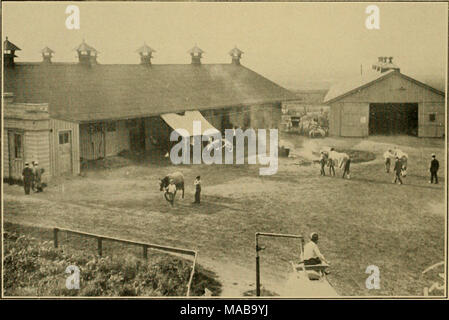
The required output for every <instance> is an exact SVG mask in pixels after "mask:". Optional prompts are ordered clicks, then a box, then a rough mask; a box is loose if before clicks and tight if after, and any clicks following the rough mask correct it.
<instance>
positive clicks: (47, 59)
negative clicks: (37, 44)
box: [41, 47, 55, 64]
mask: <svg viewBox="0 0 449 320" xmlns="http://www.w3.org/2000/svg"><path fill="white" fill-rule="evenodd" d="M41 53H42V63H44V64H50V63H51V58H52V57H53V54H54V53H55V52H54V51H53V50H51V49H50V48H49V47H45V48H44V49H42V50H41Z"/></svg>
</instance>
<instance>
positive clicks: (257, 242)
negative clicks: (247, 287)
mask: <svg viewBox="0 0 449 320" xmlns="http://www.w3.org/2000/svg"><path fill="white" fill-rule="evenodd" d="M258 235H259V233H258V232H256V296H257V297H260V257H259V239H258Z"/></svg>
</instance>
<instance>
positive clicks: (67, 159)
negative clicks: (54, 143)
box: [58, 131, 72, 174]
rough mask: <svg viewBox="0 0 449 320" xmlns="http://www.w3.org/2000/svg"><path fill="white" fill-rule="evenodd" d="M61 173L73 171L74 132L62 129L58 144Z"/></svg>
mask: <svg viewBox="0 0 449 320" xmlns="http://www.w3.org/2000/svg"><path fill="white" fill-rule="evenodd" d="M58 164H59V174H67V173H69V174H71V173H72V132H71V131H60V132H59V144H58Z"/></svg>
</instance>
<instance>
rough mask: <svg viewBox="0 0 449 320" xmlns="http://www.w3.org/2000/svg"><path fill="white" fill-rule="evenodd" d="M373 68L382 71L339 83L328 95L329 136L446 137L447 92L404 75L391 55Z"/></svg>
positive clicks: (325, 99)
mask: <svg viewBox="0 0 449 320" xmlns="http://www.w3.org/2000/svg"><path fill="white" fill-rule="evenodd" d="M381 58H382V59H381ZM374 68H375V69H376V70H378V71H380V73H374V74H372V75H370V76H364V77H358V78H356V79H354V80H352V81H347V82H342V83H338V84H336V85H334V86H332V87H331V89H330V90H329V91H328V93H327V94H326V96H325V98H324V103H325V104H327V105H329V106H330V118H329V133H330V135H334V136H342V137H366V136H368V135H377V134H379V135H390V134H408V135H415V136H419V137H443V136H444V134H445V94H444V92H441V91H439V90H437V89H435V88H432V87H430V86H429V85H426V84H424V83H422V82H420V81H418V80H415V79H413V78H410V77H408V76H406V75H404V74H402V73H401V72H400V69H399V68H398V67H397V66H396V65H394V64H393V63H392V58H389V61H388V60H387V58H386V57H380V58H379V64H377V65H375V66H374Z"/></svg>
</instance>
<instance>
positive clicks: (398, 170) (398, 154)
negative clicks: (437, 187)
mask: <svg viewBox="0 0 449 320" xmlns="http://www.w3.org/2000/svg"><path fill="white" fill-rule="evenodd" d="M384 159H385V172H386V173H389V172H390V166H391V163H392V160H394V166H393V172H394V178H393V181H392V183H394V184H396V183H397V182H399V184H402V183H403V181H402V178H403V177H405V176H406V175H407V161H408V155H407V154H406V153H404V152H402V150H400V149H398V148H394V149H388V150H387V151H385V153H384ZM439 167H440V164H439V162H438V160H437V159H436V155H435V154H434V153H432V159H431V160H430V166H429V170H430V180H429V183H435V184H438V174H437V173H438V169H439Z"/></svg>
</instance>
